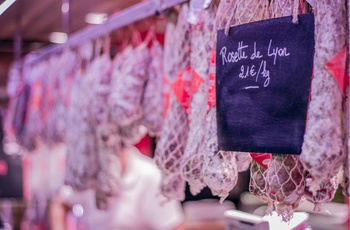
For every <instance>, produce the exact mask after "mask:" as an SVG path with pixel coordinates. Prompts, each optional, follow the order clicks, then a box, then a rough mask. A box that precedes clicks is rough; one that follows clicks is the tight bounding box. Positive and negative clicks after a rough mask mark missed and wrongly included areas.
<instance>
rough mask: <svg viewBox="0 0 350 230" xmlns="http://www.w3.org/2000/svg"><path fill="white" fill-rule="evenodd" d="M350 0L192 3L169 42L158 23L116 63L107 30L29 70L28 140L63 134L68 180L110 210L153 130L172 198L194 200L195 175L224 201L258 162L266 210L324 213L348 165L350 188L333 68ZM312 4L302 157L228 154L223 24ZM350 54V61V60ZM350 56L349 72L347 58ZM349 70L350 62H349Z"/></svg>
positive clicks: (198, 185)
mask: <svg viewBox="0 0 350 230" xmlns="http://www.w3.org/2000/svg"><path fill="white" fill-rule="evenodd" d="M346 2H347V1H346V0H318V1H314V5H313V6H312V7H311V6H310V5H309V4H308V3H307V2H306V1H304V0H249V1H246V0H235V1H232V0H221V1H220V2H219V3H218V2H217V1H212V2H211V4H210V5H209V6H206V8H205V9H203V10H202V12H201V13H200V14H199V15H197V16H198V18H197V19H198V20H197V19H196V20H193V18H191V22H192V23H193V21H195V22H196V24H190V23H189V22H188V14H189V11H190V10H189V7H188V5H187V4H183V5H181V6H180V7H177V8H175V9H174V10H173V11H172V15H171V16H170V17H169V21H168V24H167V26H166V31H165V41H164V47H162V45H161V44H160V43H159V42H158V41H156V39H154V34H153V33H154V31H152V29H151V31H150V32H149V34H148V35H147V36H146V38H145V40H144V41H143V42H141V41H139V42H138V43H137V44H129V45H126V46H125V47H124V48H123V49H122V50H121V51H120V52H119V53H117V54H116V56H115V57H114V58H113V60H111V58H110V55H109V54H108V50H109V49H110V48H109V47H108V44H109V40H108V39H107V38H105V40H104V42H102V41H101V40H99V41H96V42H95V43H93V42H89V43H86V44H84V45H83V46H82V47H81V48H80V50H79V51H77V52H74V51H68V50H66V51H64V52H63V53H62V54H61V55H60V56H55V57H52V58H51V59H49V60H48V61H45V62H41V63H39V64H37V65H35V66H25V72H26V81H25V84H24V85H29V86H30V89H31V90H30V94H29V98H28V105H29V106H28V110H27V113H26V116H25V117H26V122H25V124H24V126H23V130H20V132H18V131H17V136H18V137H19V141H20V143H21V144H22V145H23V146H24V147H25V148H27V149H29V150H33V149H35V147H36V142H37V139H42V140H44V141H45V142H47V143H50V144H53V143H58V142H62V141H64V142H65V143H66V145H67V160H66V175H65V183H66V184H68V185H70V186H72V187H73V188H74V189H76V190H85V189H88V188H92V189H94V190H95V191H96V202H97V207H99V208H100V209H106V208H108V204H109V199H110V198H111V197H114V196H117V195H118V190H119V189H120V187H121V186H122V185H121V184H120V178H121V170H122V167H121V162H122V159H121V155H120V154H119V153H120V152H121V151H122V148H123V145H125V144H131V145H133V144H136V143H137V142H138V141H139V140H140V138H141V137H142V136H143V135H144V130H145V129H144V127H146V128H147V130H148V133H149V135H150V136H152V137H155V138H156V141H157V142H156V149H155V154H154V161H155V163H156V164H157V166H158V167H159V169H160V171H161V173H162V180H161V191H162V193H163V195H164V196H166V197H168V198H173V199H177V200H180V201H181V200H184V198H185V185H186V182H187V183H188V184H189V187H190V192H191V193H192V194H193V195H196V194H198V193H199V192H200V191H201V190H202V189H203V188H204V187H206V186H207V187H209V188H210V190H211V192H212V194H213V195H216V196H219V197H220V200H221V201H223V200H224V199H225V198H226V197H227V196H229V194H230V192H231V190H232V189H233V188H234V187H235V185H236V183H237V180H238V176H239V172H243V171H246V170H248V169H249V168H250V182H249V191H250V192H251V193H252V194H253V195H255V196H256V197H258V198H259V199H261V200H262V201H263V202H266V203H268V207H269V208H268V213H271V212H272V210H276V212H277V213H278V214H279V215H280V216H281V217H282V219H283V220H284V221H289V220H290V219H291V218H292V216H293V211H294V210H295V209H296V208H297V207H298V206H299V203H300V202H301V201H302V200H303V199H304V198H305V199H306V200H308V201H310V202H312V203H314V204H315V210H316V211H319V210H321V209H322V207H321V205H322V204H323V203H328V202H330V201H331V200H332V199H333V197H334V194H335V192H336V190H337V188H338V183H339V181H338V173H339V171H340V169H341V166H342V164H344V172H345V174H344V181H343V189H344V190H343V192H344V194H345V195H349V194H350V186H349V171H350V170H349V167H350V163H349V159H350V157H349V148H350V141H349V140H350V138H349V136H350V134H349V130H350V127H349V126H350V125H349V119H350V118H349V91H350V90H349V86H348V85H347V79H348V78H347V76H348V75H349V73H346V71H345V73H343V75H345V80H344V90H343V89H341V88H339V85H337V82H336V81H335V76H334V71H333V72H332V71H331V69H330V68H331V67H330V65H329V64H328V62H329V61H330V60H331V59H332V58H334V57H335V56H336V55H338V54H339V53H340V54H342V53H341V52H343V48H344V47H345V44H346V43H347V42H350V41H346V38H348V37H349V32H348V31H349V28H347V27H346V25H347V23H348V21H349V19H347V18H349V15H347V16H346V10H345V8H344V6H345V4H346ZM348 8H349V5H348ZM311 11H313V12H314V15H315V55H314V71H313V72H314V73H313V75H314V76H313V79H312V83H311V94H310V103H309V108H308V118H307V121H305V122H306V124H307V126H306V131H305V136H304V143H303V146H302V153H301V155H300V156H298V155H286V154H270V153H247V152H237V151H223V150H220V149H219V147H218V139H217V114H216V98H215V95H216V92H215V77H216V76H215V65H216V63H215V62H216V60H215V59H216V54H215V49H216V33H217V30H219V29H224V30H225V33H226V34H229V33H230V30H229V28H230V26H236V25H241V24H244V23H250V22H256V21H260V20H265V19H269V18H277V17H284V16H291V15H293V16H294V17H293V18H294V20H293V22H294V23H298V18H297V17H296V16H297V14H300V13H310V12H311ZM348 12H349V10H348ZM174 15H175V16H174ZM192 17H194V16H193V15H192ZM348 24H349V23H348ZM150 44H152V45H150ZM344 50H345V51H344V52H345V55H344V58H343V59H342V60H345V59H346V57H347V56H348V53H347V52H348V51H346V48H345V49H344ZM101 53H102V54H101ZM341 63H342V62H341ZM344 63H347V65H348V72H350V71H349V69H350V66H349V60H347V62H345V61H344ZM62 66H64V67H65V68H64V70H63V71H61V68H62ZM342 67H343V69H344V70H345V69H346V67H345V64H343V66H342ZM13 74H14V75H15V74H16V73H15V71H14V72H13ZM332 75H333V76H332ZM340 75H341V73H340ZM345 87H347V88H345ZM22 88H24V86H22ZM342 90H343V91H342ZM44 95H45V96H44ZM65 95H69V96H68V97H67V96H65ZM12 107H13V108H15V107H16V106H14V105H12ZM238 109H239V108H238ZM344 137H345V139H344ZM344 159H346V160H345V161H344ZM344 162H345V163H344Z"/></svg>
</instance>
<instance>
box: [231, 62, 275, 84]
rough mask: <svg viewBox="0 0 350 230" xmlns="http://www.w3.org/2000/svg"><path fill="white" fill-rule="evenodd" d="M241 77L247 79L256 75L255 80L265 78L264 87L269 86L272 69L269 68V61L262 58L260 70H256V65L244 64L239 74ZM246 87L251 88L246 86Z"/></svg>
mask: <svg viewBox="0 0 350 230" xmlns="http://www.w3.org/2000/svg"><path fill="white" fill-rule="evenodd" d="M238 77H239V78H241V79H245V78H247V77H255V82H258V80H259V77H262V78H264V79H265V80H264V87H267V86H268V85H269V84H270V71H269V70H268V69H267V62H266V61H265V60H262V61H261V62H260V66H259V69H258V72H256V71H255V65H247V66H245V65H242V66H241V71H240V73H239V75H238ZM245 89H250V88H249V87H248V88H247V87H245Z"/></svg>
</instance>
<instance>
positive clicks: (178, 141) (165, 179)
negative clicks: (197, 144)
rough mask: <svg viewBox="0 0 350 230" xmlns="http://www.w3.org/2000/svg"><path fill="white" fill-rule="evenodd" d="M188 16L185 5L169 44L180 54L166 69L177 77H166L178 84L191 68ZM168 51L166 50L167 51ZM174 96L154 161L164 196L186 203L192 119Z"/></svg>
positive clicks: (172, 94) (172, 93)
mask: <svg viewBox="0 0 350 230" xmlns="http://www.w3.org/2000/svg"><path fill="white" fill-rule="evenodd" d="M187 14H188V6H187V5H186V4H185V5H183V6H182V8H181V10H180V13H179V16H178V21H177V24H176V29H175V31H173V36H174V37H176V39H175V43H173V44H169V43H167V42H166V44H168V45H171V46H172V47H173V48H174V49H173V50H174V51H176V52H175V53H173V55H174V57H173V59H174V62H173V63H168V64H166V66H167V65H168V66H167V67H164V69H165V70H166V71H169V72H166V73H167V74H176V75H175V76H174V75H172V76H171V75H168V76H166V77H167V78H168V81H169V82H171V83H173V82H174V81H175V79H176V76H178V74H180V73H181V72H182V71H183V70H184V69H185V68H187V67H188V66H190V54H189V52H190V39H189V32H190V25H189V24H188V23H187V22H186V18H187ZM168 32H169V33H170V32H171V31H167V33H168ZM168 49H169V48H167V47H165V50H168ZM165 55H166V53H165ZM165 63H166V61H165V62H164V64H165ZM171 65H172V66H171ZM170 94H171V95H170V104H169V109H168V111H167V115H166V117H165V120H164V124H163V129H162V134H161V137H160V139H159V141H158V143H157V147H156V150H155V158H154V159H155V162H156V164H157V165H158V167H159V168H160V169H161V171H162V182H161V183H162V184H161V188H162V192H163V195H164V196H166V197H169V198H174V199H177V200H183V199H184V198H185V194H184V189H185V181H184V179H183V178H182V176H181V161H182V158H183V155H184V151H185V146H186V141H187V135H188V118H187V113H186V111H185V109H184V107H183V106H182V105H181V103H180V101H179V100H178V98H177V97H176V95H175V92H174V90H172V91H171V93H170Z"/></svg>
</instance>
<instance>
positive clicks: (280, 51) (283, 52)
mask: <svg viewBox="0 0 350 230" xmlns="http://www.w3.org/2000/svg"><path fill="white" fill-rule="evenodd" d="M271 45H272V39H270V43H269V48H268V49H267V55H268V56H269V57H271V56H273V57H274V59H273V64H274V65H276V59H277V56H279V57H286V56H289V55H290V53H288V51H287V48H286V47H284V48H279V47H276V48H272V52H271V51H270V49H271Z"/></svg>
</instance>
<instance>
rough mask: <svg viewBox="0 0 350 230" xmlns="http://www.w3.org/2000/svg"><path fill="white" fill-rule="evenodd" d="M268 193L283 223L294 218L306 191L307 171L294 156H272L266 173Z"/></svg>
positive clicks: (297, 157)
mask: <svg viewBox="0 0 350 230" xmlns="http://www.w3.org/2000/svg"><path fill="white" fill-rule="evenodd" d="M266 184H267V192H268V195H269V197H270V199H271V200H273V201H275V208H276V211H277V213H278V215H281V216H282V220H283V221H289V220H290V219H291V218H292V217H293V211H294V209H296V208H297V207H298V205H299V202H300V200H301V198H302V196H303V194H304V189H305V169H304V167H303V165H302V164H301V162H300V160H299V156H294V155H279V154H274V155H272V159H271V161H270V163H269V165H268V169H267V171H266Z"/></svg>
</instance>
